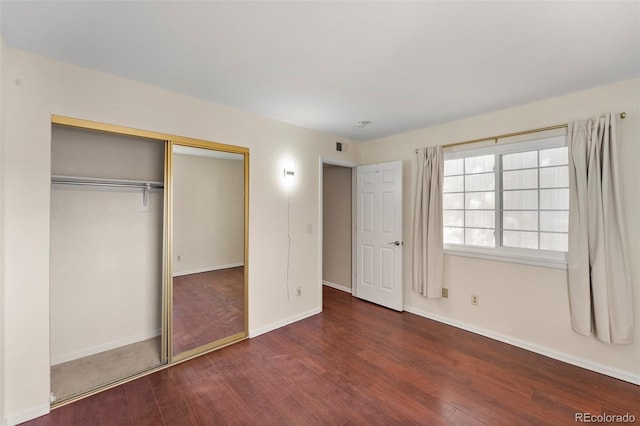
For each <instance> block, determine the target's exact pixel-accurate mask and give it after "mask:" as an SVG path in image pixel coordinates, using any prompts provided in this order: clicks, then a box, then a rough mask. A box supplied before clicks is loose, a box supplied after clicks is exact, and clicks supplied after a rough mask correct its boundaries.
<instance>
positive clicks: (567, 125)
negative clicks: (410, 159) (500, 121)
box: [416, 112, 627, 154]
mask: <svg viewBox="0 0 640 426" xmlns="http://www.w3.org/2000/svg"><path fill="white" fill-rule="evenodd" d="M618 115H619V116H620V118H621V119H623V120H624V119H625V118H627V113H626V112H621V113H620V114H618ZM565 127H569V124H568V123H565V124H558V125H556V126H549V127H540V128H538V129H533V130H525V131H522V132H514V133H506V134H504V135H498V136H489V137H487V138H481V139H473V140H470V141H464V142H454V143H448V144H446V145H442V147H443V148H448V147H452V146H460V145H467V144H470V143H477V142H484V141H490V140H492V139H493V140H494V141H495V142H496V143H498V139H504V138H510V137H513V136H520V135H527V134H529V133H538V132H544V131H547V130H555V129H562V128H565ZM417 153H418V150H417V149H416V154H417Z"/></svg>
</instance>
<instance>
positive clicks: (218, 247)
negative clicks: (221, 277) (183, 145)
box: [172, 154, 244, 276]
mask: <svg viewBox="0 0 640 426" xmlns="http://www.w3.org/2000/svg"><path fill="white" fill-rule="evenodd" d="M172 238H173V239H172V244H173V249H172V252H173V276H177V275H186V274H190V273H197V272H205V271H212V270H215V269H222V268H228V267H231V266H240V265H243V264H244V162H243V161H242V160H240V161H239V160H228V159H217V158H207V157H197V156H193V155H178V154H174V155H173V237H172Z"/></svg>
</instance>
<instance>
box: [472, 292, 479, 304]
mask: <svg viewBox="0 0 640 426" xmlns="http://www.w3.org/2000/svg"><path fill="white" fill-rule="evenodd" d="M471 304H472V305H473V306H478V305H480V298H479V297H478V296H477V295H475V294H472V295H471Z"/></svg>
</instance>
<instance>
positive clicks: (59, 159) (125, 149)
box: [51, 125, 165, 182]
mask: <svg viewBox="0 0 640 426" xmlns="http://www.w3.org/2000/svg"><path fill="white" fill-rule="evenodd" d="M51 139H52V141H55V143H52V147H51V174H52V175H64V176H84V177H97V178H105V179H131V180H142V181H154V182H162V181H163V180H164V145H165V144H164V141H158V140H154V139H146V138H139V137H134V136H126V135H116V134H112V133H105V132H98V131H92V130H85V129H77V128H73V127H66V126H60V125H55V126H52V129H51Z"/></svg>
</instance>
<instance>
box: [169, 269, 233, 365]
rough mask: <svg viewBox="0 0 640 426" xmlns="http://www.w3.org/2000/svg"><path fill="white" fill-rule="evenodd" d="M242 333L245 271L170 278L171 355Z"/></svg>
mask: <svg viewBox="0 0 640 426" xmlns="http://www.w3.org/2000/svg"><path fill="white" fill-rule="evenodd" d="M243 330H244V267H242V266H240V267H236V268H227V269H219V270H216V271H209V272H202V273H199V274H189V275H183V276H179V277H174V278H173V353H174V355H177V354H179V353H182V352H184V351H186V350H189V349H194V348H197V347H199V346H202V345H205V344H207V343H211V342H215V341H216V340H219V339H222V338H224V337H228V336H231V335H233V334H236V333H240V332H241V331H243Z"/></svg>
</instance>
